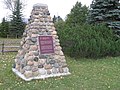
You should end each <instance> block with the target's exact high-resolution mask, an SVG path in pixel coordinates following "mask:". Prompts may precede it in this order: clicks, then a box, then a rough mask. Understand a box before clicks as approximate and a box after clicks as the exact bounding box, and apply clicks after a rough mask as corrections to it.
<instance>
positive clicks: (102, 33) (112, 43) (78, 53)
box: [55, 0, 120, 58]
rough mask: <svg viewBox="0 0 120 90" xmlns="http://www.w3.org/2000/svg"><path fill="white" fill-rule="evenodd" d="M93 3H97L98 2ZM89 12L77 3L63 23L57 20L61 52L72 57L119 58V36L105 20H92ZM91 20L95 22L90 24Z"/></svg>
mask: <svg viewBox="0 0 120 90" xmlns="http://www.w3.org/2000/svg"><path fill="white" fill-rule="evenodd" d="M94 1H96V2H97V1H99V0H94ZM101 1H102V0H101ZM106 1H107V0H106ZM108 1H109V0H108ZM113 1H115V0H113ZM94 3H95V2H94ZM110 3H112V2H110ZM92 5H93V3H92ZM96 7H97V6H96ZM91 10H93V9H90V10H89V8H88V7H86V6H83V5H82V4H81V3H80V2H77V3H76V4H75V6H74V7H73V8H72V9H71V12H70V13H69V14H68V15H67V18H66V20H65V21H63V20H57V21H56V22H55V26H56V29H57V32H58V35H59V38H60V41H61V45H62V47H63V51H64V52H65V53H66V54H67V55H69V56H72V57H85V58H100V57H105V56H119V55H120V39H119V35H118V34H116V33H114V31H115V30H113V29H112V28H110V27H109V26H108V23H106V21H107V20H106V21H104V20H101V21H100V20H99V19H97V18H93V17H92V16H93V15H92V14H90V13H91ZM93 14H94V13H93ZM96 15H97V14H96ZM101 15H102V14H101ZM119 16H120V15H119ZM90 17H92V19H91V18H90ZM111 17H112V16H111ZM113 17H115V16H113ZM113 17H112V18H113ZM113 19H114V18H113ZM91 20H92V21H93V20H97V21H96V22H93V23H92V22H90V21H91ZM109 20H110V19H109ZM113 21H115V20H113ZM118 26H119V25H118Z"/></svg>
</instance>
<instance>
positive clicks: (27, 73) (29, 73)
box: [24, 71, 32, 78]
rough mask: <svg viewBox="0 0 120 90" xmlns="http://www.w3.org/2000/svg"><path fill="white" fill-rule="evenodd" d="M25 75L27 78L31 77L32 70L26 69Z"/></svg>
mask: <svg viewBox="0 0 120 90" xmlns="http://www.w3.org/2000/svg"><path fill="white" fill-rule="evenodd" d="M24 75H25V77H26V78H30V77H32V71H25V72H24Z"/></svg>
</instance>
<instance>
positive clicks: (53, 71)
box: [12, 4, 70, 81]
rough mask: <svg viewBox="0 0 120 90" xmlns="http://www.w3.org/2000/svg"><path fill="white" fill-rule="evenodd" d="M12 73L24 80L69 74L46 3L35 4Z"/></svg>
mask: <svg viewBox="0 0 120 90" xmlns="http://www.w3.org/2000/svg"><path fill="white" fill-rule="evenodd" d="M12 71H13V72H14V73H15V74H17V75H18V76H19V77H21V78H22V79H24V80H25V81H30V80H32V79H45V78H48V77H56V76H62V75H69V74H70V72H69V69H68V65H67V64H66V60H65V56H64V54H63V52H62V48H61V46H60V42H59V39H58V36H57V32H56V30H55V27H54V24H53V21H52V19H51V17H50V13H49V10H48V6H47V5H46V4H35V5H34V6H33V10H32V12H31V16H30V20H29V23H28V25H27V26H26V28H25V31H24V33H23V38H22V40H21V43H20V49H19V51H18V54H17V55H16V58H15V64H14V66H13V68H12Z"/></svg>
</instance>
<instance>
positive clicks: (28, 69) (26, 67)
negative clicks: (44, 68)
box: [23, 66, 32, 71]
mask: <svg viewBox="0 0 120 90" xmlns="http://www.w3.org/2000/svg"><path fill="white" fill-rule="evenodd" d="M23 69H24V70H25V71H30V70H31V69H32V67H31V66H25V67H24V68H23Z"/></svg>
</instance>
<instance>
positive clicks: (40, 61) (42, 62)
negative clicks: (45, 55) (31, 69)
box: [38, 59, 46, 65]
mask: <svg viewBox="0 0 120 90" xmlns="http://www.w3.org/2000/svg"><path fill="white" fill-rule="evenodd" d="M38 62H39V64H42V65H44V64H45V62H46V59H39V61H38Z"/></svg>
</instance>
